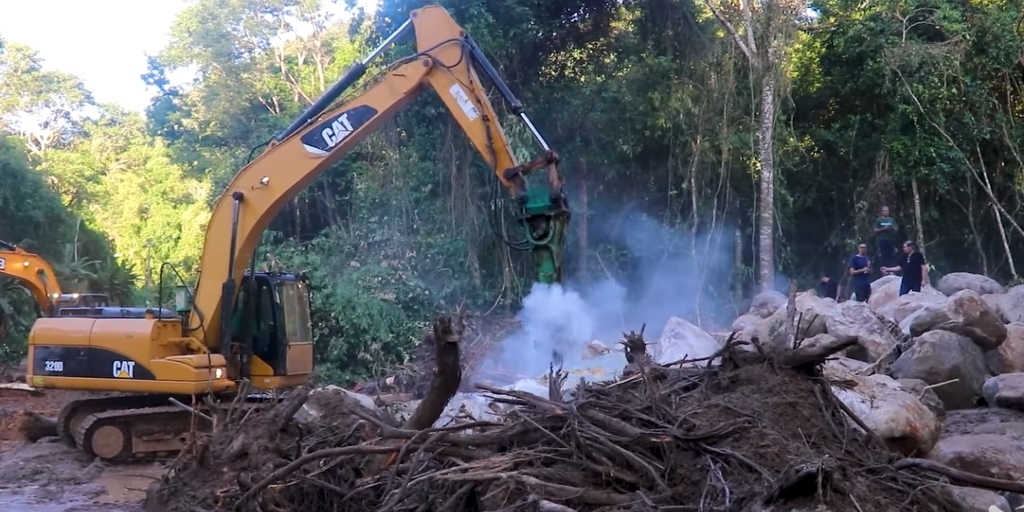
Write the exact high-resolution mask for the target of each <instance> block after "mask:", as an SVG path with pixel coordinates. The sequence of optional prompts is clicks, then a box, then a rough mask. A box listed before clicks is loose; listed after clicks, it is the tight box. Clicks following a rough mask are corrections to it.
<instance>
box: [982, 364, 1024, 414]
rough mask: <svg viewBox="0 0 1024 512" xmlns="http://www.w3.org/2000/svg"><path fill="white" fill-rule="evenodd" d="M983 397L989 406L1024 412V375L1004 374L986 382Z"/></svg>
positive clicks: (983, 387)
mask: <svg viewBox="0 0 1024 512" xmlns="http://www.w3.org/2000/svg"><path fill="white" fill-rule="evenodd" d="M981 395H982V396H983V397H985V401H986V402H988V404H989V405H994V406H996V407H1005V408H1007V409H1016V410H1018V411H1024V373H1004V374H1002V375H996V376H995V377H990V378H988V379H987V380H985V384H984V385H983V386H982V387H981Z"/></svg>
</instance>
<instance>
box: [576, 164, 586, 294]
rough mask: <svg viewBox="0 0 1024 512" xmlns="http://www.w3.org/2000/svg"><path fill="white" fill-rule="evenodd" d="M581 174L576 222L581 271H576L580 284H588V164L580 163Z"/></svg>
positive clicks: (578, 177)
mask: <svg viewBox="0 0 1024 512" xmlns="http://www.w3.org/2000/svg"><path fill="white" fill-rule="evenodd" d="M579 170H580V172H579V176H577V177H576V179H577V180H578V181H579V184H580V209H581V210H582V211H577V212H575V213H576V217H577V218H578V219H579V220H578V221H577V222H576V226H578V227H577V229H579V243H578V246H577V255H578V256H579V260H578V263H577V265H578V266H579V269H578V270H577V271H576V275H577V277H578V279H579V281H580V283H583V284H586V283H587V282H589V281H590V273H589V272H588V268H587V254H588V253H590V237H589V236H588V230H589V226H587V216H588V215H587V162H586V161H581V162H580V169H579Z"/></svg>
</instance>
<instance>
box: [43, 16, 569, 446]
mask: <svg viewBox="0 0 1024 512" xmlns="http://www.w3.org/2000/svg"><path fill="white" fill-rule="evenodd" d="M409 32H413V33H414V35H415V40H416V49H417V50H416V53H415V54H413V55H411V56H408V57H405V58H402V59H399V60H398V61H396V62H393V63H391V64H390V65H389V66H387V68H386V69H385V70H384V72H383V73H382V76H381V77H380V78H377V79H375V80H372V81H370V83H369V85H368V86H367V87H366V88H365V89H364V90H362V91H360V92H358V93H356V94H351V95H350V97H349V98H347V99H345V98H342V96H343V95H344V94H346V92H348V90H349V89H351V88H352V86H354V85H355V84H356V82H358V81H359V79H360V78H361V77H362V76H363V75H364V74H365V73H366V70H367V65H368V64H369V63H370V62H371V61H372V60H374V59H376V58H377V57H379V56H380V55H381V54H382V53H383V52H384V50H385V49H387V48H388V47H389V46H390V45H392V44H393V43H394V42H395V41H396V40H398V39H399V38H400V37H402V36H404V35H406V34H408V33H409ZM478 69H479V71H480V72H482V73H483V75H484V76H485V77H486V78H487V79H488V80H489V81H490V82H491V85H493V86H494V87H495V88H497V90H498V91H499V93H500V95H501V96H502V98H503V99H504V100H505V102H506V103H507V105H508V107H509V108H510V109H511V111H512V112H513V113H514V114H515V115H516V116H517V117H518V118H519V119H520V120H521V121H522V122H524V123H525V125H526V127H527V129H528V130H529V131H530V133H532V134H533V137H534V139H535V141H536V142H537V144H538V146H539V147H540V153H541V154H540V156H539V157H537V158H536V159H534V160H533V161H530V162H526V163H519V162H517V160H516V158H515V155H514V153H513V151H512V150H511V148H510V146H509V141H508V139H507V137H506V135H505V132H504V130H503V129H502V127H501V124H500V123H499V121H498V115H497V113H496V112H495V110H494V107H493V106H492V105H491V103H490V101H489V100H488V96H487V91H486V89H485V85H484V84H483V83H482V81H481V79H480V76H479V75H478V71H477V70H478ZM428 89H431V90H433V91H434V92H435V93H436V94H437V95H438V97H439V98H440V99H441V101H442V102H443V103H444V105H445V106H446V107H447V108H448V111H449V112H450V113H451V115H452V117H453V118H454V120H455V122H456V123H457V124H458V125H459V127H460V128H461V129H462V131H463V132H464V133H465V134H466V136H467V138H468V139H469V141H470V142H471V143H472V145H473V147H474V148H475V149H476V150H477V151H478V152H479V153H480V155H481V157H482V158H483V160H484V162H485V163H486V164H487V165H488V166H489V167H490V168H491V169H492V171H493V172H494V175H495V178H496V179H497V181H498V182H499V183H500V184H501V185H502V186H503V187H504V188H505V190H506V191H508V192H509V194H510V195H511V197H512V199H513V201H514V203H515V205H517V207H518V210H519V211H518V221H519V222H520V223H521V225H522V226H523V228H524V230H523V238H522V239H521V240H518V241H510V240H506V243H508V244H509V245H510V246H512V247H514V248H516V249H521V250H529V251H531V252H532V254H533V256H534V259H535V261H536V267H537V280H538V281H540V282H544V283H555V282H559V281H561V267H562V248H563V246H564V239H565V232H566V226H567V224H568V221H569V207H568V202H567V200H566V196H565V194H564V193H563V191H562V181H563V180H562V177H561V175H560V174H559V170H558V163H559V160H558V155H557V154H556V153H555V152H554V151H552V150H551V148H550V147H549V145H548V143H547V141H546V140H545V139H544V138H543V137H542V136H541V134H540V132H539V131H538V130H537V128H536V127H535V126H534V124H533V122H532V121H531V120H530V118H529V117H528V116H527V115H526V112H525V110H524V109H523V106H522V103H520V102H519V100H518V99H516V98H515V96H514V95H513V94H512V92H511V90H510V89H509V87H508V86H507V84H505V82H504V81H503V80H502V79H501V77H500V76H499V75H498V73H497V72H496V71H495V69H494V66H492V65H491V64H490V63H489V62H488V60H487V58H486V57H485V56H484V54H483V52H482V51H481V50H480V48H479V47H478V46H477V44H476V43H475V42H474V41H473V39H472V38H471V37H470V36H469V35H468V34H467V33H466V32H465V31H464V30H463V29H462V27H460V26H459V25H458V24H457V23H456V22H455V20H453V19H452V18H451V16H450V15H449V14H448V12H447V11H446V10H445V9H443V8H442V7H440V6H427V7H423V8H420V9H417V10H414V11H412V12H411V13H410V18H409V20H407V21H406V22H405V23H404V24H402V26H401V27H400V28H399V29H398V30H397V31H396V32H395V33H393V34H391V35H390V36H389V37H388V38H386V39H385V41H384V42H383V43H382V44H381V45H380V47H378V48H377V49H375V50H374V51H373V52H371V53H370V54H369V55H367V56H366V57H365V58H363V59H362V60H360V61H359V62H357V63H355V64H354V65H353V66H352V68H351V69H350V70H349V71H348V72H347V73H346V74H345V75H344V76H343V77H342V78H341V79H340V80H339V82H338V83H337V84H336V85H335V86H333V87H332V88H331V89H330V90H328V91H327V92H326V93H325V94H324V95H323V97H321V98H319V99H318V100H317V101H316V102H314V104H313V105H311V106H310V107H309V108H308V109H307V110H306V112H304V113H303V114H302V115H301V116H300V117H299V118H298V119H296V120H295V121H294V122H293V123H291V125H290V126H289V127H288V128H286V129H285V130H284V131H282V132H281V133H280V134H278V135H277V136H276V137H275V138H274V139H273V140H271V141H270V143H269V144H268V145H267V148H266V150H264V151H263V153H261V154H260V155H259V156H258V157H256V158H255V159H254V160H253V161H252V162H250V163H248V164H247V165H246V166H245V167H243V168H242V169H241V170H239V172H238V173H237V174H236V175H235V176H234V178H233V179H232V181H231V182H230V183H229V184H228V185H227V188H226V190H225V191H224V192H223V194H222V195H221V196H220V198H219V199H218V201H217V202H216V204H215V205H214V207H213V211H212V214H211V217H210V221H209V224H208V226H207V230H206V238H205V241H204V245H203V251H202V259H201V263H200V274H199V278H198V280H197V282H196V285H195V288H194V290H193V289H191V288H189V287H187V286H184V287H179V289H178V293H177V295H176V305H175V310H176V311H173V312H172V311H167V310H164V309H157V310H147V311H146V312H145V314H144V316H143V317H141V318H139V317H132V318H127V317H126V318H103V317H91V318H42V319H39V320H38V321H37V322H36V323H35V325H34V326H33V329H32V333H31V334H30V338H29V367H28V379H27V380H28V383H29V384H30V385H33V386H36V387H43V388H61V389H83V390H96V391H100V390H105V391H121V392H131V393H135V394H134V395H129V396H125V397H113V398H104V399H99V400H79V401H76V402H73V403H71V404H69V405H68V406H67V407H65V409H64V410H63V411H61V414H60V418H59V421H58V428H59V430H60V431H61V432H62V434H63V436H64V437H65V439H67V440H68V441H69V442H72V443H74V444H76V445H78V446H80V447H81V448H82V449H83V450H85V451H86V452H87V453H90V454H93V455H96V456H99V457H101V458H103V459H107V460H113V459H121V458H132V457H138V456H146V455H154V454H159V453H166V452H168V451H175V450H177V449H179V448H180V447H182V446H184V443H187V442H188V435H189V434H188V432H189V430H188V428H187V426H188V425H190V424H191V423H192V422H193V420H195V421H196V422H197V423H198V425H199V426H200V427H203V426H204V425H205V426H207V427H208V426H209V424H208V423H207V422H206V420H204V419H197V418H199V417H198V416H197V417H196V418H193V416H192V414H194V411H192V410H191V408H190V406H189V405H187V404H202V403H203V401H202V400H198V399H196V398H197V397H198V396H200V395H215V396H220V395H229V396H230V395H233V394H236V393H237V390H238V385H239V383H241V382H243V381H246V382H249V383H250V384H251V385H252V386H253V387H255V388H256V389H260V390H272V389H278V388H287V387H292V386H299V385H303V384H305V383H307V382H308V379H309V376H310V374H311V373H312V371H313V334H312V327H311V323H310V309H309V308H310V306H309V303H310V301H309V292H308V289H307V286H306V283H305V282H304V280H303V279H302V278H301V277H300V276H296V275H293V274H290V273H267V272H262V273H261V272H253V271H251V270H250V269H253V268H255V262H254V261H253V258H254V255H255V252H256V248H257V244H258V243H259V240H260V238H261V236H262V233H263V231H264V230H265V229H266V228H267V226H268V225H269V224H270V222H271V221H272V220H273V219H274V218H275V216H276V215H277V214H278V213H279V212H280V211H281V210H282V208H283V207H284V205H285V204H287V203H288V202H289V201H291V200H292V199H293V198H294V197H295V196H296V194H298V193H299V192H300V191H301V190H302V189H303V188H305V187H306V186H307V185H309V184H310V183H311V182H312V181H313V180H314V179H315V178H316V177H317V176H318V175H319V174H320V173H322V172H324V171H325V170H327V169H328V168H330V167H331V166H332V165H334V164H335V163H336V162H337V161H338V160H340V159H341V158H343V157H344V156H345V155H346V154H348V153H349V152H350V151H351V150H352V149H353V148H354V147H355V146H356V145H357V144H358V143H359V142H360V141H362V140H363V139H365V138H366V137H367V136H368V135H369V134H370V133H372V132H373V131H374V130H376V129H377V128H379V127H380V126H381V125H382V124H383V123H385V122H386V121H387V120H389V119H391V118H392V117H393V116H394V115H395V114H396V113H397V112H399V111H401V110H402V109H403V108H405V107H406V106H407V105H409V104H410V103H412V102H413V101H415V100H416V99H417V98H418V97H419V95H420V94H421V93H422V92H424V91H426V90H428ZM339 100H340V101H339ZM495 231H496V233H498V234H501V232H502V231H503V230H501V229H496V230H495ZM183 284H184V283H183ZM197 407H200V408H201V406H197Z"/></svg>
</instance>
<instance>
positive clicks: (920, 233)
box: [910, 178, 928, 258]
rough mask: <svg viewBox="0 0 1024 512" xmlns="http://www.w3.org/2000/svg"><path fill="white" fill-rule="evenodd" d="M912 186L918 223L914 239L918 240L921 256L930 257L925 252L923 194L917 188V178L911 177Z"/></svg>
mask: <svg viewBox="0 0 1024 512" xmlns="http://www.w3.org/2000/svg"><path fill="white" fill-rule="evenodd" d="M910 188H911V190H913V192H914V224H916V225H917V236H916V237H915V238H914V240H916V241H917V250H918V252H920V253H921V256H924V257H926V258H927V257H928V255H927V254H925V252H924V226H923V225H922V222H921V194H920V193H919V192H918V190H917V178H911V180H910Z"/></svg>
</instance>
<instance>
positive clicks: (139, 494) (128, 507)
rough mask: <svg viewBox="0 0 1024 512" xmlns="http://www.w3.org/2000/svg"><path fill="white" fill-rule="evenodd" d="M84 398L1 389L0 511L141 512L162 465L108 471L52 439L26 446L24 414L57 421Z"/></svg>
mask: <svg viewBox="0 0 1024 512" xmlns="http://www.w3.org/2000/svg"><path fill="white" fill-rule="evenodd" d="M87 396H88V394H86V393H81V392H74V391H64V390H51V391H44V392H43V393H42V394H39V395H32V394H29V393H27V392H24V391H17V390H7V389H0V510H11V511H15V510H16V511H19V512H100V511H103V512H141V511H142V510H143V507H142V504H141V503H142V501H143V500H144V499H145V489H146V487H147V486H148V485H149V484H150V483H151V482H152V481H153V480H156V479H159V478H160V477H161V476H162V475H163V474H164V473H165V470H164V468H163V467H162V465H161V464H156V463H148V464H136V465H118V466H112V465H107V464H104V463H102V462H100V461H98V460H93V459H92V458H90V457H88V456H86V455H85V454H84V453H82V452H79V451H77V450H75V449H73V448H71V447H69V446H67V445H66V444H64V443H63V442H61V441H60V440H58V439H56V438H45V439H42V440H40V441H39V442H37V443H29V442H27V441H25V440H24V439H23V438H22V436H21V435H20V433H19V432H18V417H19V415H20V413H21V412H22V411H33V412H36V413H38V414H41V415H44V416H48V417H56V416H57V412H58V411H59V410H60V408H61V407H62V406H63V405H64V404H66V403H68V402H69V401H71V400H74V399H77V398H85V397H87Z"/></svg>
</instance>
